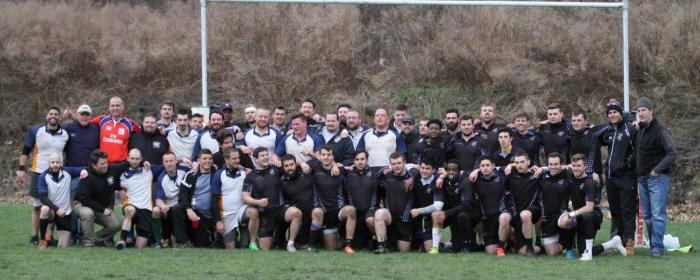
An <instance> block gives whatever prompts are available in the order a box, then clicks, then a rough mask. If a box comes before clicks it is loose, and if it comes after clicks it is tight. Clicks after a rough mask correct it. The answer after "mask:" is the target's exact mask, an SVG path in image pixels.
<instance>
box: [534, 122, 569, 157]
mask: <svg viewBox="0 0 700 280" xmlns="http://www.w3.org/2000/svg"><path fill="white" fill-rule="evenodd" d="M571 130H572V129H571V125H570V124H569V122H568V121H565V120H562V121H561V122H559V123H555V124H543V125H542V127H541V128H540V130H539V133H540V137H541V139H542V146H543V147H544V155H545V157H546V156H547V155H549V154H551V153H554V152H557V153H560V154H561V155H562V156H564V162H562V164H564V163H568V162H569V156H570V155H569V150H570V148H571Z"/></svg>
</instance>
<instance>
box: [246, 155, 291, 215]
mask: <svg viewBox="0 0 700 280" xmlns="http://www.w3.org/2000/svg"><path fill="white" fill-rule="evenodd" d="M281 175H282V174H281V172H280V170H279V169H278V168H277V167H272V166H270V167H267V168H265V169H262V170H261V169H256V170H255V171H253V172H250V173H249V174H248V175H247V176H246V177H245V180H244V181H243V191H244V192H249V193H250V195H251V196H252V197H253V198H254V199H263V198H267V201H268V204H267V207H260V206H258V210H259V211H261V212H264V211H265V210H268V209H269V210H274V209H277V208H279V207H280V206H281V205H283V204H284V201H283V200H282V195H281V194H280V185H281V182H282V181H281V179H280V176H281Z"/></svg>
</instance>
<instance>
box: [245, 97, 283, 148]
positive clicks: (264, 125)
mask: <svg viewBox="0 0 700 280" xmlns="http://www.w3.org/2000/svg"><path fill="white" fill-rule="evenodd" d="M282 138H284V135H283V134H282V132H280V131H279V130H278V129H276V128H274V127H270V111H269V110H267V109H265V108H259V109H258V110H257V111H256V112H255V126H254V127H253V128H251V129H249V130H248V131H246V132H245V133H244V136H243V141H242V143H241V144H242V145H241V146H240V147H239V148H240V149H241V151H243V153H245V154H250V153H251V152H252V151H253V150H254V149H255V148H257V147H265V148H267V150H269V151H274V150H275V149H277V145H280V143H282Z"/></svg>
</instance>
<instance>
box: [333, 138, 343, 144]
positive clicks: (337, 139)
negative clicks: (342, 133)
mask: <svg viewBox="0 0 700 280" xmlns="http://www.w3.org/2000/svg"><path fill="white" fill-rule="evenodd" d="M340 140H342V139H341V138H340V137H336V138H335V139H333V143H338V142H340Z"/></svg>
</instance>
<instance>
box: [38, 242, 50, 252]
mask: <svg viewBox="0 0 700 280" xmlns="http://www.w3.org/2000/svg"><path fill="white" fill-rule="evenodd" d="M48 245H49V243H48V242H46V240H41V241H39V243H38V244H37V245H36V248H37V249H39V250H44V249H46V246H48Z"/></svg>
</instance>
